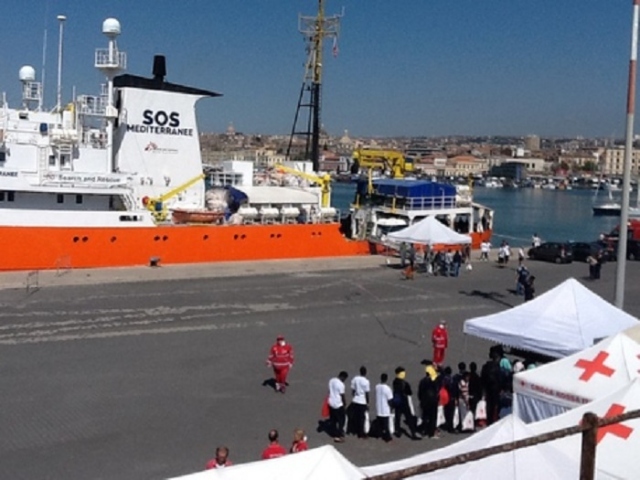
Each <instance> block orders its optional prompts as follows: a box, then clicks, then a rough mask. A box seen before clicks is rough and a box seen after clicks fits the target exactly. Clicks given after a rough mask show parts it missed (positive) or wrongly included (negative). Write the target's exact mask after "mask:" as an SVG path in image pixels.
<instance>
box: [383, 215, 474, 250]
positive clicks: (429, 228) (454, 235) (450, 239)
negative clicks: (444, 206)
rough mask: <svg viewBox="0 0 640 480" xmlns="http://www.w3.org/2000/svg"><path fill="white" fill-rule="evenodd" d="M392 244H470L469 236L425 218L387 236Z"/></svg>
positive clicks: (431, 218)
mask: <svg viewBox="0 0 640 480" xmlns="http://www.w3.org/2000/svg"><path fill="white" fill-rule="evenodd" d="M387 238H388V239H389V240H392V241H394V242H406V243H418V244H421V245H464V244H467V243H471V237H470V236H469V235H462V234H460V233H458V232H456V231H454V230H452V229H450V228H449V227H447V226H446V225H444V224H443V223H442V222H440V221H439V220H438V219H437V218H436V217H433V216H431V217H426V218H424V219H423V220H420V221H419V222H416V223H414V224H413V225H410V226H408V227H407V228H403V229H402V230H398V231H397V232H391V233H390V234H389V235H387Z"/></svg>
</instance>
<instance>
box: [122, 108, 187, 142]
mask: <svg viewBox="0 0 640 480" xmlns="http://www.w3.org/2000/svg"><path fill="white" fill-rule="evenodd" d="M127 132H134V133H154V134H158V135H178V136H183V137H192V136H193V128H180V113H178V112H169V113H167V112H165V111H164V110H157V111H155V112H154V111H153V110H145V111H144V112H142V124H128V125H127Z"/></svg>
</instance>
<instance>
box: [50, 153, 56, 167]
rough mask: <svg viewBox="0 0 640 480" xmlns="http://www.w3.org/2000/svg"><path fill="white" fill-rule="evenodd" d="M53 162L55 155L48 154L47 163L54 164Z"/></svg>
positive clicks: (54, 161)
mask: <svg viewBox="0 0 640 480" xmlns="http://www.w3.org/2000/svg"><path fill="white" fill-rule="evenodd" d="M55 164H56V156H55V155H49V165H55Z"/></svg>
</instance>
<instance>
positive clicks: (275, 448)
mask: <svg viewBox="0 0 640 480" xmlns="http://www.w3.org/2000/svg"><path fill="white" fill-rule="evenodd" d="M286 454H287V451H286V450H285V449H284V447H283V446H282V445H280V444H279V443H278V431H277V430H275V429H274V430H270V431H269V445H268V446H267V448H265V449H264V450H263V452H262V459H263V460H270V459H272V458H278V457H283V456H285V455H286Z"/></svg>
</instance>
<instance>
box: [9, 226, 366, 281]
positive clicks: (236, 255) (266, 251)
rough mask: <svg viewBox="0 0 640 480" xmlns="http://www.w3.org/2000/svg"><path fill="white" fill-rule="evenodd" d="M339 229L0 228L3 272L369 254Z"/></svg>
mask: <svg viewBox="0 0 640 480" xmlns="http://www.w3.org/2000/svg"><path fill="white" fill-rule="evenodd" d="M339 228H340V227H339V225H337V224H335V223H332V224H308V225H306V224H305V225H300V224H295V225H238V226H233V225H228V226H208V225H179V226H174V225H167V226H157V227H131V228H106V227H105V228H100V227H87V228H82V227H78V228H75V227H74V228H71V227H1V228H0V246H1V247H2V255H1V258H0V270H46V269H55V268H94V267H118V266H137V265H149V263H150V261H151V259H152V258H155V259H157V260H158V261H159V263H160V264H178V263H207V262H224V261H234V260H274V259H293V258H319V257H340V256H354V255H366V254H369V253H371V252H370V246H369V243H368V242H366V241H357V240H348V239H346V238H345V237H344V236H343V235H342V233H341V232H340V229H339Z"/></svg>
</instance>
